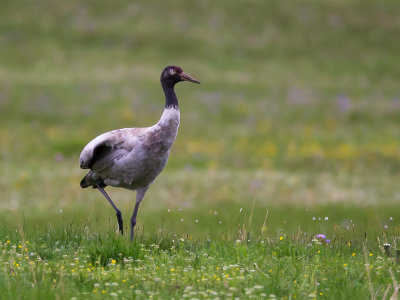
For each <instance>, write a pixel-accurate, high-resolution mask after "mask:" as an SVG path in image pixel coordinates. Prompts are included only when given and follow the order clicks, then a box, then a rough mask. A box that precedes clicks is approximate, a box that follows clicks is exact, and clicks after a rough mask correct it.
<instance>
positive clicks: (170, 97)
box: [162, 83, 179, 109]
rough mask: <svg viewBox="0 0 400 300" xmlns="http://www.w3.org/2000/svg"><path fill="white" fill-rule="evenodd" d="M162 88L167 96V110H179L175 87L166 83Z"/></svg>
mask: <svg viewBox="0 0 400 300" xmlns="http://www.w3.org/2000/svg"><path fill="white" fill-rule="evenodd" d="M162 88H163V90H164V94H165V108H175V109H178V108H179V105H178V98H177V97H176V94H175V91H174V86H171V85H169V84H166V83H162Z"/></svg>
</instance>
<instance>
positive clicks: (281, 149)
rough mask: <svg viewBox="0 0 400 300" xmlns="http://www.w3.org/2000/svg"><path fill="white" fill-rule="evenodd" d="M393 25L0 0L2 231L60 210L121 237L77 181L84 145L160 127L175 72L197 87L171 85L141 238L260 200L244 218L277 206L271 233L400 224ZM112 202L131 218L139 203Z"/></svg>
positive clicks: (393, 17) (336, 12) (350, 12)
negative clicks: (355, 222)
mask: <svg viewBox="0 0 400 300" xmlns="http://www.w3.org/2000/svg"><path fill="white" fill-rule="evenodd" d="M399 15H400V3H399V2H398V1H394V0H393V1H390V0H384V1H374V0H362V1H361V0H360V1H358V0H351V1H350V0H329V1H301V0H300V1H278V0H276V1H261V0H260V1H258V0H253V1H237V0H233V1H208V0H203V1H183V0H181V1H180V0H174V1H137V2H136V1H135V2H132V1H102V0H101V1H99V0H96V1H50V0H38V1H1V3H0V138H1V139H0V141H1V147H0V155H1V156H0V157H1V165H0V168H1V177H0V190H1V198H0V216H1V218H2V219H3V220H4V224H5V225H4V226H11V227H12V226H14V225H16V224H17V223H19V222H23V220H25V221H26V222H27V224H35V226H42V225H43V226H49V224H56V221H57V220H60V219H61V216H62V219H63V220H64V221H65V222H67V223H68V222H70V221H71V220H80V221H81V222H83V223H85V224H86V222H87V223H88V224H89V225H88V226H90V228H91V229H92V230H94V231H96V230H97V229H98V228H101V227H102V226H110V227H112V228H113V229H114V227H115V225H116V220H115V216H114V212H113V210H112V208H111V207H110V206H109V204H108V203H107V202H106V201H105V199H104V198H103V196H102V195H101V194H100V193H99V192H98V191H92V190H89V189H87V190H82V189H80V187H79V181H80V179H81V178H82V177H83V176H84V174H85V172H84V171H83V170H80V169H79V165H78V157H79V154H80V151H81V150H82V148H83V147H84V146H85V145H86V143H87V142H89V141H90V140H91V139H92V138H94V137H95V136H97V135H98V134H100V133H103V132H105V131H109V130H112V129H116V128H121V127H144V126H149V125H152V124H154V123H156V122H157V120H158V118H159V117H160V115H161V113H162V109H163V105H164V95H163V93H162V89H161V87H160V84H159V76H160V73H161V71H162V69H163V68H164V67H165V66H166V65H171V64H174V65H178V66H180V67H182V68H183V69H184V71H185V72H187V73H188V74H190V75H192V76H193V77H195V78H197V79H198V80H200V81H201V82H202V84H201V85H200V86H197V85H191V84H179V85H178V86H177V88H176V91H177V94H178V98H179V101H180V107H181V126H180V129H179V135H178V138H177V140H176V143H175V145H174V147H173V149H172V152H171V156H170V160H169V162H168V164H167V167H166V169H165V170H164V172H163V173H162V174H161V176H160V177H159V178H158V179H157V180H156V181H155V183H154V184H153V186H152V187H151V188H150V190H149V192H148V193H147V195H146V197H145V200H144V202H143V204H142V206H141V209H140V211H139V215H138V224H139V226H140V227H141V228H142V230H143V231H144V232H145V233H146V234H152V233H154V231H155V230H156V229H160V230H162V229H163V228H164V229H165V230H182V231H184V232H186V231H193V232H197V231H207V230H209V227H210V226H209V225H210V224H214V223H210V222H211V221H210V220H214V219H212V218H215V224H219V222H221V223H222V224H227V225H231V224H232V222H234V221H235V222H239V223H240V222H243V223H246V224H247V222H248V221H249V216H250V214H251V207H252V204H253V202H254V210H253V213H254V219H253V222H255V223H256V224H258V225H257V226H261V225H262V220H263V219H264V216H265V213H266V210H267V209H269V217H268V218H269V220H271V222H270V226H271V227H272V228H273V230H278V229H281V228H284V229H289V230H291V229H297V228H298V227H299V226H300V225H301V226H303V227H304V226H305V227H307V222H312V217H317V218H318V217H323V218H324V217H325V216H328V217H329V223H331V224H332V223H333V222H336V223H339V224H341V223H342V222H345V220H347V219H359V220H362V221H363V222H364V223H363V224H365V225H366V224H367V223H368V220H372V219H374V220H375V217H376V215H377V214H378V217H379V218H380V220H382V221H381V222H382V223H384V222H388V221H387V220H388V218H389V216H393V215H395V214H396V213H399V212H400V210H399V209H398V208H397V206H396V204H398V202H399V198H400V193H399V189H398V182H399V180H400V173H399V171H400V139H399V138H400V93H399V78H400V55H399V53H400V39H399V34H400V18H399ZM108 191H109V193H110V196H111V197H112V199H114V201H115V202H116V203H117V206H119V207H120V208H121V210H122V211H123V215H124V217H125V219H126V220H128V219H127V218H128V216H129V215H130V213H131V210H132V209H133V203H134V194H133V193H132V192H130V191H125V190H121V189H115V188H109V189H108ZM240 208H243V210H242V211H241V212H240ZM167 209H170V210H171V213H168V211H167ZM235 216H237V219H235V218H236V217H235ZM181 219H182V220H183V221H181ZM196 219H198V220H200V221H202V220H205V222H198V223H196V222H195V220H196ZM394 221H397V220H396V218H395V219H394ZM212 222H214V221H212ZM257 222H258V223H257ZM202 224H206V225H202ZM324 224H325V223H324ZM166 226H167V227H166ZM225 228H227V227H225Z"/></svg>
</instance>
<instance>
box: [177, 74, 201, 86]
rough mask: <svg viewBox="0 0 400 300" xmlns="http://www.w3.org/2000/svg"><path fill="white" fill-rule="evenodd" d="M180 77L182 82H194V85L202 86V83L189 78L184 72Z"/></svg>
mask: <svg viewBox="0 0 400 300" xmlns="http://www.w3.org/2000/svg"><path fill="white" fill-rule="evenodd" d="M179 76H180V78H181V80H182V81H190V82H194V83H198V84H200V81H198V80H196V79H194V78H193V77H191V76H189V75H188V74H186V73H185V72H182V73H181V74H180V75H179Z"/></svg>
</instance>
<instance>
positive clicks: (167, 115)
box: [158, 107, 181, 126]
mask: <svg viewBox="0 0 400 300" xmlns="http://www.w3.org/2000/svg"><path fill="white" fill-rule="evenodd" d="M180 119H181V114H180V112H179V108H174V107H168V108H165V109H164V112H163V114H162V116H161V118H160V121H158V125H160V126H169V124H170V121H175V122H177V123H178V125H179V122H180Z"/></svg>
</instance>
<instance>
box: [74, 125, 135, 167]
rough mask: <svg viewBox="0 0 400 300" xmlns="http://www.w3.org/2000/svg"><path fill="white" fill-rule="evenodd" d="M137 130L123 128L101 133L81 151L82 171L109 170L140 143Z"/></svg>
mask: <svg viewBox="0 0 400 300" xmlns="http://www.w3.org/2000/svg"><path fill="white" fill-rule="evenodd" d="M138 133H140V131H139V130H137V129H132V128H125V129H118V130H114V131H110V132H106V133H103V134H102V135H99V136H98V137H96V138H95V139H93V140H92V141H91V142H90V143H89V144H87V145H86V147H85V148H84V149H83V150H82V153H81V155H80V158H79V164H80V167H81V168H82V169H92V170H96V171H100V172H101V171H102V170H105V169H107V168H110V167H111V166H112V165H113V164H114V162H115V160H119V159H121V158H122V157H124V156H125V155H127V154H128V153H129V152H131V151H132V150H133V149H134V148H135V146H137V145H138V143H139V142H140V135H138Z"/></svg>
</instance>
